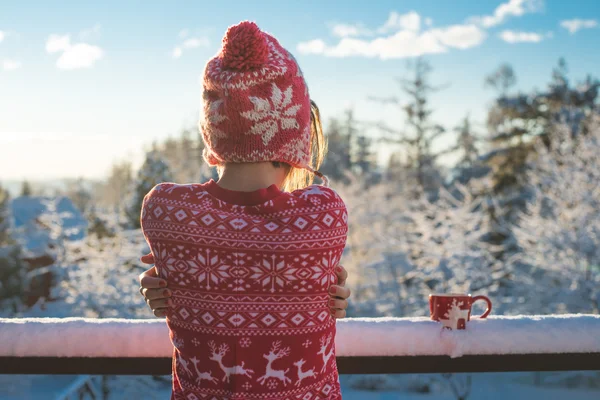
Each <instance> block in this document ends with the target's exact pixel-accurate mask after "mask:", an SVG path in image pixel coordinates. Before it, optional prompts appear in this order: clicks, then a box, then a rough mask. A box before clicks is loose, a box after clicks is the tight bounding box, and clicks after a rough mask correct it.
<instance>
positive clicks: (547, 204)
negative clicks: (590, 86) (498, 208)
mask: <svg viewBox="0 0 600 400" xmlns="http://www.w3.org/2000/svg"><path fill="white" fill-rule="evenodd" d="M572 129H573V128H572V127H571V126H569V125H562V127H561V128H556V135H555V136H554V137H553V138H552V141H551V142H550V144H551V146H550V147H547V146H544V145H541V144H540V145H539V146H538V156H537V157H536V158H535V159H534V160H532V162H531V164H530V167H531V169H530V170H529V172H528V182H529V185H530V188H531V190H532V192H533V194H534V196H533V198H532V200H531V201H530V202H529V203H528V204H527V208H526V210H525V211H524V212H523V214H522V215H521V216H520V218H519V221H518V227H517V228H515V230H514V232H515V236H516V238H517V241H518V245H519V247H520V248H521V253H520V254H519V257H517V258H515V260H516V261H519V262H524V263H527V264H529V265H531V266H533V267H534V268H535V269H537V270H540V271H546V272H547V271H549V270H551V271H552V272H553V273H555V274H557V275H558V276H560V277H561V279H564V280H565V282H571V284H569V287H570V288H572V290H575V291H578V292H580V295H578V296H575V295H574V293H570V296H571V299H570V301H567V302H566V304H572V302H573V301H577V300H581V296H583V297H584V298H585V299H588V301H589V303H588V304H580V305H573V306H572V307H570V309H573V308H574V307H578V308H579V307H581V308H580V309H582V310H588V311H590V310H591V311H595V312H598V311H599V310H600V290H599V289H598V288H599V287H600V188H599V187H598V182H600V160H599V158H598V153H599V152H600V117H599V116H596V117H595V118H594V119H593V120H592V122H591V123H590V124H589V126H588V128H587V129H588V130H589V134H588V135H586V136H583V137H577V136H576V135H574V134H573V130H572ZM561 298H562V297H561Z"/></svg>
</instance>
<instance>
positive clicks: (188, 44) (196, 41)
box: [182, 37, 209, 49]
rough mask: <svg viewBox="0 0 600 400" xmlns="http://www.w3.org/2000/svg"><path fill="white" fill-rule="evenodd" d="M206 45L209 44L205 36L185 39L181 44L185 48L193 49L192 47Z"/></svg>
mask: <svg viewBox="0 0 600 400" xmlns="http://www.w3.org/2000/svg"><path fill="white" fill-rule="evenodd" d="M208 45H209V43H208V39H207V38H205V37H202V38H191V39H187V40H186V41H184V42H183V44H182V46H183V47H185V48H186V49H193V48H196V47H201V46H202V47H208Z"/></svg>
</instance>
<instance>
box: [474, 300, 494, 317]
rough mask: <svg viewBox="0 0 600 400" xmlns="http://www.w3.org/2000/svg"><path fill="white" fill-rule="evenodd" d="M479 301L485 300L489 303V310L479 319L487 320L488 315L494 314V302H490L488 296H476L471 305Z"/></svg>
mask: <svg viewBox="0 0 600 400" xmlns="http://www.w3.org/2000/svg"><path fill="white" fill-rule="evenodd" d="M477 300H484V301H485V302H486V303H487V309H486V310H485V311H484V312H483V314H481V316H480V317H479V318H485V317H487V316H488V315H490V312H492V302H491V301H490V299H488V298H487V296H475V297H473V301H472V303H471V304H473V303H475V302H476V301H477Z"/></svg>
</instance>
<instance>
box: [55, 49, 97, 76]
mask: <svg viewBox="0 0 600 400" xmlns="http://www.w3.org/2000/svg"><path fill="white" fill-rule="evenodd" d="M103 55H104V52H103V51H102V49H101V48H100V47H98V46H92V45H90V44H87V43H78V44H76V45H73V46H71V47H70V48H69V49H68V50H66V51H65V52H63V53H62V55H61V56H60V57H59V58H58V61H57V62H56V66H57V67H58V68H59V69H65V70H72V69H80V68H90V67H92V66H93V65H94V63H95V62H96V61H98V60H99V59H101V58H102V56H103Z"/></svg>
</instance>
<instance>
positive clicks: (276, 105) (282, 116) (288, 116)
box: [241, 83, 302, 146]
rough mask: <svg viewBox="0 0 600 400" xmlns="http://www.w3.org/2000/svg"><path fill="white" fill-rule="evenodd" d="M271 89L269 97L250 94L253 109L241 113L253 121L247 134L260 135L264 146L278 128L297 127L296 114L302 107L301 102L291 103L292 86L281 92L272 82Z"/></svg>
mask: <svg viewBox="0 0 600 400" xmlns="http://www.w3.org/2000/svg"><path fill="white" fill-rule="evenodd" d="M271 90H272V92H271V97H270V98H269V99H263V98H261V97H256V96H250V97H249V99H250V101H251V102H252V104H253V105H254V109H253V110H250V111H245V112H242V114H241V115H242V117H244V118H246V119H249V120H251V121H253V122H255V124H254V125H253V126H252V128H250V131H249V132H248V134H251V135H261V136H262V140H263V144H264V145H265V146H266V145H268V144H269V142H270V141H271V139H273V136H275V134H276V133H277V132H278V131H279V130H280V129H282V130H286V129H297V128H298V127H299V124H298V121H297V120H296V114H297V113H298V111H299V110H300V108H301V107H302V105H301V104H292V96H293V89H292V86H289V87H288V88H287V89H285V91H283V92H282V91H281V89H280V88H279V86H277V85H276V84H275V83H273V84H272V85H271Z"/></svg>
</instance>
